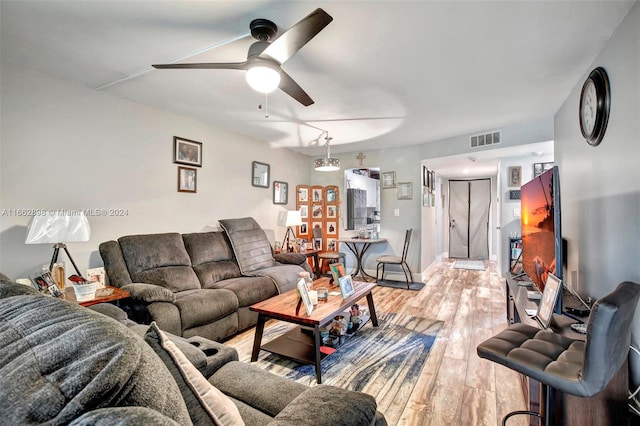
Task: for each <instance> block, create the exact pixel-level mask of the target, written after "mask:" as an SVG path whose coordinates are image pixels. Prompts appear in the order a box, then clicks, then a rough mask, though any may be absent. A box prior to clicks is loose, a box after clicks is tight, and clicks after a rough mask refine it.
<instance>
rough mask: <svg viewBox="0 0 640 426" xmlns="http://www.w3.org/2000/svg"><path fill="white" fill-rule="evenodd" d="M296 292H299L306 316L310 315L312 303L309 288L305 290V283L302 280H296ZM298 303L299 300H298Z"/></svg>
mask: <svg viewBox="0 0 640 426" xmlns="http://www.w3.org/2000/svg"><path fill="white" fill-rule="evenodd" d="M297 285H298V293H299V294H300V299H301V301H302V304H303V305H304V309H305V311H307V316H310V315H311V314H312V313H313V303H311V298H310V297H309V290H307V284H306V283H305V282H304V280H300V281H298V284H297ZM298 303H300V302H298Z"/></svg>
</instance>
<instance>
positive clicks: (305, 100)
mask: <svg viewBox="0 0 640 426" xmlns="http://www.w3.org/2000/svg"><path fill="white" fill-rule="evenodd" d="M280 89H281V90H282V91H283V92H284V93H286V94H287V95H289V96H291V97H292V98H293V99H295V100H296V101H298V102H300V103H301V104H302V105H304V106H309V105H311V104H313V103H314V102H313V99H311V97H310V96H309V95H307V92H305V91H304V90H302V87H300V86H299V85H298V83H296V82H295V81H294V80H293V79H292V78H291V76H290V75H289V74H287V73H286V72H284V70H282V69H281V70H280Z"/></svg>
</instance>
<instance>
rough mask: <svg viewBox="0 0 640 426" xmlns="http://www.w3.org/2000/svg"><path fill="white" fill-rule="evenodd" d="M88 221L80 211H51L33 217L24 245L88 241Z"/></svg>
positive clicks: (89, 232)
mask: <svg viewBox="0 0 640 426" xmlns="http://www.w3.org/2000/svg"><path fill="white" fill-rule="evenodd" d="M90 235H91V228H90V227H89V220H87V217H86V216H85V214H84V212H83V211H81V210H64V211H51V212H47V214H46V215H43V216H33V217H32V218H31V220H30V221H29V225H28V226H27V236H26V238H25V241H24V242H25V244H57V243H73V242H80V241H89V236H90Z"/></svg>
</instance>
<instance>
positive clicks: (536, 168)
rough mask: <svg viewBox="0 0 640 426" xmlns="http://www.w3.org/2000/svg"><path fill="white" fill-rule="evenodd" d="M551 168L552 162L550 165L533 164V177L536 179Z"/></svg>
mask: <svg viewBox="0 0 640 426" xmlns="http://www.w3.org/2000/svg"><path fill="white" fill-rule="evenodd" d="M552 167H553V162H551V163H534V164H533V177H534V178H537V177H538V176H540V175H541V174H542V173H544V172H546V171H547V170H549V169H550V168H552Z"/></svg>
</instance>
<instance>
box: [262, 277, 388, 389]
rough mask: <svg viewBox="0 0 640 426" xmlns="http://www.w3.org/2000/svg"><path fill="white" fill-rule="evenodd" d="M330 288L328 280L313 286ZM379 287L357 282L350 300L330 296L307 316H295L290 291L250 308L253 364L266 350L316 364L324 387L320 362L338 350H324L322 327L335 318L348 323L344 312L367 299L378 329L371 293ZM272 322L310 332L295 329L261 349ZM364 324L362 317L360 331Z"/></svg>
mask: <svg viewBox="0 0 640 426" xmlns="http://www.w3.org/2000/svg"><path fill="white" fill-rule="evenodd" d="M328 284H329V279H328V278H320V279H317V280H315V281H314V282H313V286H314V288H317V287H328ZM376 285H377V284H376V283H367V282H358V281H354V283H353V286H354V289H355V293H354V294H353V295H352V296H351V297H349V298H348V299H346V300H343V299H342V297H341V296H332V295H329V299H328V300H327V301H326V302H320V303H319V304H318V305H316V306H315V307H314V310H313V312H312V313H311V315H307V314H306V312H304V309H302V310H301V311H300V312H298V313H296V305H297V302H298V294H297V291H296V290H291V291H288V292H286V293H283V294H280V295H278V296H275V297H272V298H270V299H267V300H265V301H263V302H259V303H256V304H255V305H253V306H251V307H250V309H251V310H252V311H254V312H257V313H258V322H257V324H256V334H255V337H254V341H253V351H252V353H251V361H252V362H255V361H257V360H258V354H259V353H260V350H261V349H263V350H266V351H268V352H271V353H275V354H278V355H281V356H285V357H287V358H290V359H293V360H295V361H298V362H301V363H305V364H315V370H316V380H317V382H318V384H321V383H322V369H321V365H320V362H321V361H322V359H324V358H325V357H326V356H328V354H329V353H333V352H334V351H335V348H330V347H328V346H322V342H321V338H320V327H323V326H325V325H327V324H329V323H330V322H331V321H333V318H334V317H335V316H336V315H345V319H346V318H348V315H349V314H348V312H347V313H346V314H345V312H344V311H348V309H349V307H351V305H353V304H354V303H357V302H358V301H359V300H360V299H362V298H363V297H366V299H367V304H368V307H369V312H368V315H369V316H370V319H371V323H372V325H373V326H374V327H377V326H378V318H377V317H376V310H375V305H374V303H373V295H372V294H371V290H372V289H373V288H375V286H376ZM269 319H277V320H279V321H285V322H289V323H293V324H297V325H298V326H303V327H305V328H306V329H309V330H310V332H309V333H307V332H303V331H301V328H300V327H295V328H293V329H292V330H289V331H288V332H286V333H285V334H283V335H282V336H279V337H276V338H274V339H273V340H271V341H270V342H268V343H265V344H264V345H262V334H263V332H264V324H265V322H266V321H267V320H269ZM365 320H366V318H364V317H363V318H362V321H361V323H360V325H359V328H361V327H362V326H364V325H365V323H366V321H365ZM325 348H326V349H325Z"/></svg>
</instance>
